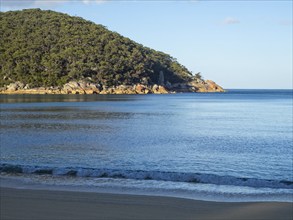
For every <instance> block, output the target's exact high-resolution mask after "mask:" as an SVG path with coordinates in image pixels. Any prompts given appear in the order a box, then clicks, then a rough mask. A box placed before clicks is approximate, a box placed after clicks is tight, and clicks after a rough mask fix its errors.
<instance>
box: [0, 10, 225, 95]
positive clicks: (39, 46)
mask: <svg viewBox="0 0 293 220" xmlns="http://www.w3.org/2000/svg"><path fill="white" fill-rule="evenodd" d="M1 86H2V88H1V89H0V92H1V93H6V94H12V93H53V94H55V93H56V94H68V93H79V94H92V93H97V94H124V93H127V94H129V93H130V94H132V93H135V94H147V93H169V92H210V91H213V92H219V91H222V90H221V87H220V86H218V85H216V84H215V83H213V82H212V81H208V80H207V81H204V80H201V79H200V78H199V79H195V78H194V77H193V76H192V74H191V72H190V71H189V70H188V69H187V68H186V67H184V66H183V65H181V64H180V63H178V62H177V61H176V59H175V58H173V57H171V56H170V55H168V54H165V53H163V52H159V51H155V50H153V49H151V48H147V47H144V46H143V45H141V44H138V43H136V42H134V41H132V40H130V39H128V38H125V37H123V36H121V35H119V34H118V33H115V32H112V31H109V30H107V28H105V27H104V26H102V25H97V24H94V23H92V22H90V21H86V20H84V19H82V18H79V17H72V16H69V15H66V14H62V13H57V12H53V11H42V10H40V9H28V10H23V11H10V12H4V13H3V12H0V87H1Z"/></svg>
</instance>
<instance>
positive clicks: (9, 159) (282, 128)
mask: <svg viewBox="0 0 293 220" xmlns="http://www.w3.org/2000/svg"><path fill="white" fill-rule="evenodd" d="M292 94H293V90H228V91H227V92H226V93H187V94H184V93H183V94H166V95H0V98H1V108H0V109H1V136H0V137H1V140H0V141H1V142H0V143H1V148H0V149H1V154H0V156H1V162H0V171H1V178H2V180H4V179H6V180H7V179H17V180H22V181H23V184H24V186H29V185H35V184H39V185H46V186H52V187H56V186H60V187H61V186H62V187H65V188H66V187H67V188H68V189H77V190H78V189H80V190H85V191H87V190H88V191H99V192H118V193H133V194H146V195H148V194H150V195H168V196H176V197H183V198H192V199H201V200H210V201H293V167H292V163H293V128H292V127H293V125H292V124H293V121H292V120H293V115H292V114H293V105H292Z"/></svg>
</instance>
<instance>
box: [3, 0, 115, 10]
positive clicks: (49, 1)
mask: <svg viewBox="0 0 293 220" xmlns="http://www.w3.org/2000/svg"><path fill="white" fill-rule="evenodd" d="M78 1H80V2H82V3H84V4H92V3H94V4H101V3H105V2H107V1H109V0H1V5H0V7H1V10H3V9H4V10H14V9H23V8H37V7H44V8H48V7H55V6H58V5H60V4H63V3H66V2H78Z"/></svg>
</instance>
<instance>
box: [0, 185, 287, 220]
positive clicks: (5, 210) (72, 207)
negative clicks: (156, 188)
mask: <svg viewBox="0 0 293 220" xmlns="http://www.w3.org/2000/svg"><path fill="white" fill-rule="evenodd" d="M0 190H1V210H0V211H1V212H0V213H1V214H0V219H1V220H4V219H31V220H33V219H38V220H42V219H48V220H49V219H50V220H53V219H80V220H81V219H83V220H87V219H201V220H204V219H217V220H220V219H225V220H229V219H233V220H237V219H241V220H244V219H259V220H260V219H262V220H264V219H266V220H267V219H268V220H269V219H282V220H286V219H288V220H289V219H290V220H291V219H292V215H293V203H285V202H284V203H281V202H241V203H233V202H206V201H196V200H190V199H181V198H173V197H160V196H141V195H125V194H108V193H92V192H69V191H54V190H31V189H12V188H3V187H1V188H0Z"/></svg>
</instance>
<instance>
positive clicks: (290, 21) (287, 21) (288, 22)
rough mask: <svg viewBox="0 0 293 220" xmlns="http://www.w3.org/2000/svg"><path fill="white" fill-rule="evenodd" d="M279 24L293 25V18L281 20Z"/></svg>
mask: <svg viewBox="0 0 293 220" xmlns="http://www.w3.org/2000/svg"><path fill="white" fill-rule="evenodd" d="M279 25H283V26H292V25H293V22H292V20H281V21H279Z"/></svg>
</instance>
